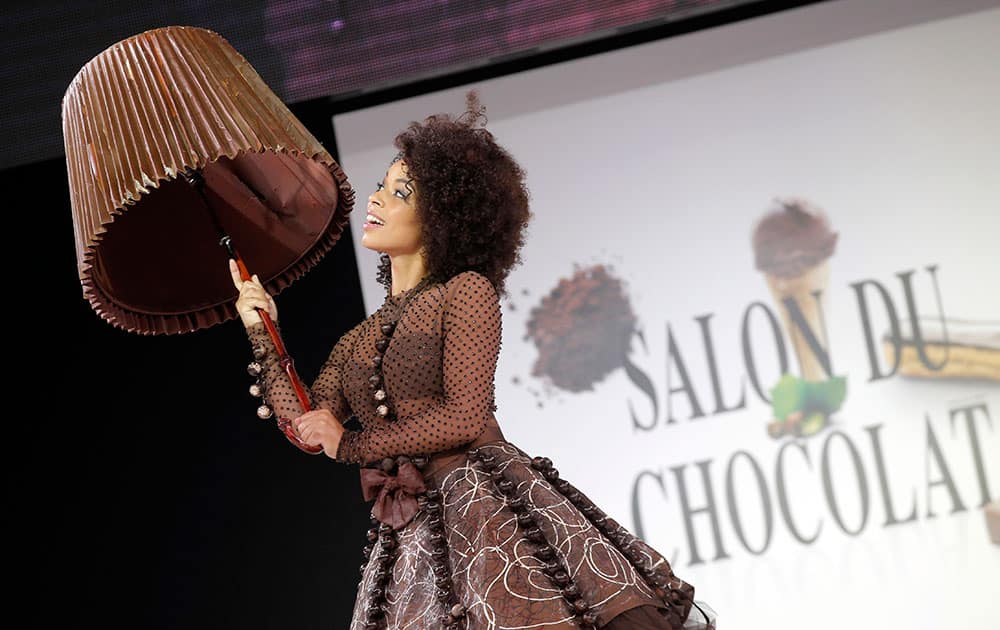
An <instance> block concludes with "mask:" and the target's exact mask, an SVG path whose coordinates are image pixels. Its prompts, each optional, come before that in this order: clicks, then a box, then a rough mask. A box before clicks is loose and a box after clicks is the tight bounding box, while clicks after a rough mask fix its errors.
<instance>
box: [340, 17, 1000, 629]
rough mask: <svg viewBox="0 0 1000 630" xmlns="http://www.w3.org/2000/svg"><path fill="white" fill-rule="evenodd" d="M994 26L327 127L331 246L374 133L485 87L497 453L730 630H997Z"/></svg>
mask: <svg viewBox="0 0 1000 630" xmlns="http://www.w3.org/2000/svg"><path fill="white" fill-rule="evenodd" d="M996 5H997V3H995V2H963V1H956V2H931V1H910V2H901V1H881V2H870V1H864V0H862V1H857V0H840V1H837V2H826V3H820V4H815V5H810V6H806V7H801V8H798V9H794V10H789V11H784V12H780V13H776V14H772V15H769V16H765V17H761V18H757V19H753V20H747V21H743V22H739V23H736V24H732V25H728V26H724V27H719V28H715V29H710V30H704V31H699V32H695V33H691V34H687V35H684V36H679V37H674V38H669V39H665V40H661V41H656V42H652V43H647V44H642V45H638V46H634V47H629V48H625V49H621V50H617V51H614V52H609V53H605V54H601V55H596V56H591V57H587V58H583V59H579V60H576V61H572V62H566V63H562V64H559V65H552V66H546V67H544V68H540V69H535V70H532V71H527V72H523V73H520V74H516V75H512V76H506V77H502V78H496V79H491V80H489V81H484V82H482V83H477V84H472V85H468V86H462V87H459V88H455V89H449V90H447V91H442V92H439V93H433V94H427V95H422V96H419V97H415V98H411V99H407V100H404V101H397V102H393V103H389V104H385V105H380V106H378V107H372V108H369V109H365V110H359V111H352V112H349V113H345V114H342V115H339V116H337V117H336V118H335V120H334V124H335V128H336V136H337V139H338V150H339V154H340V158H341V162H342V164H343V166H344V168H345V170H346V171H347V173H348V174H349V177H350V178H351V181H352V183H353V185H354V186H355V188H356V189H357V191H358V211H356V212H355V214H354V216H353V217H352V225H351V229H352V230H353V236H354V238H355V243H356V244H358V243H359V242H360V238H361V234H362V232H361V224H362V223H363V220H364V206H365V199H366V197H367V195H368V194H369V193H370V191H371V190H372V188H373V186H374V183H375V182H376V181H380V180H381V179H382V177H383V175H384V173H385V170H386V168H387V166H388V164H389V162H390V160H391V159H392V157H393V156H394V155H395V152H396V151H395V149H394V148H393V147H392V139H393V137H394V136H395V134H396V133H397V132H398V131H399V130H400V129H402V128H403V127H405V125H406V124H407V123H408V122H409V121H411V120H417V119H421V118H423V117H425V116H426V115H428V114H431V113H435V112H451V113H458V112H460V111H461V110H462V108H463V106H464V93H465V91H466V90H467V89H469V88H476V89H478V90H479V92H480V96H481V99H482V101H483V103H484V104H485V105H486V107H487V111H488V115H489V122H488V128H489V129H491V130H492V132H493V133H494V134H495V136H496V137H497V139H498V140H499V141H500V143H501V144H503V145H504V146H506V147H507V148H508V149H509V150H510V151H511V153H512V154H513V155H514V156H515V157H516V158H517V159H518V160H519V161H520V163H521V164H522V165H523V166H524V168H525V170H526V172H527V177H528V185H529V188H530V190H531V193H532V198H531V203H532V211H533V213H534V216H533V218H532V223H531V225H530V234H529V237H528V242H527V244H526V246H525V249H524V250H523V265H521V266H519V267H517V268H516V269H515V270H514V271H513V272H512V273H511V275H510V277H509V280H508V294H507V296H506V297H505V298H504V299H503V316H504V332H503V344H502V348H501V354H500V361H499V366H498V371H497V405H498V410H497V412H496V413H497V418H498V419H499V421H500V424H501V427H502V428H503V430H504V432H505V434H506V436H507V438H508V439H509V440H511V441H512V442H514V443H516V444H517V445H518V446H519V447H520V448H522V449H523V450H525V451H526V452H527V453H529V454H530V455H546V456H548V457H550V458H552V460H553V461H554V462H555V464H556V466H557V467H558V468H559V470H560V472H561V474H562V476H563V477H565V478H566V479H568V480H569V481H571V482H572V483H573V484H574V485H576V486H577V487H578V488H580V489H581V490H582V491H583V492H584V493H585V494H587V495H588V496H590V498H592V499H593V500H594V501H595V502H596V503H597V504H598V505H600V506H601V507H603V508H604V509H605V510H606V511H607V512H608V513H609V514H610V515H611V516H613V517H614V518H615V519H617V520H618V521H620V522H621V523H622V524H623V525H625V526H626V527H628V528H629V529H630V530H632V531H633V532H635V533H637V534H639V535H640V536H641V537H642V538H643V539H645V540H646V541H647V542H649V543H651V544H652V545H653V546H655V547H656V548H658V549H659V550H660V551H662V552H663V553H664V554H665V555H666V556H667V557H668V558H669V559H670V561H671V562H672V565H673V568H674V570H675V572H676V573H677V574H678V575H679V576H680V577H682V578H683V579H685V580H687V581H689V582H691V583H692V584H693V585H694V586H695V588H696V590H697V598H698V599H700V600H703V601H705V602H708V603H709V604H710V605H711V606H712V607H713V608H714V609H715V610H716V611H717V612H718V614H719V622H720V627H721V628H723V629H733V630H735V629H737V628H761V629H764V628H767V629H769V630H793V629H794V630H799V629H801V628H810V629H812V630H824V629H830V630H833V629H838V630H839V629H841V628H844V627H852V628H872V629H874V628H884V627H895V628H926V629H928V630H929V629H932V628H933V629H940V628H997V627H1000V598H998V597H997V592H998V591H997V589H998V587H997V585H1000V540H998V539H997V538H996V537H998V536H1000V531H998V529H997V528H998V527H1000V526H998V525H996V524H994V525H993V527H994V529H993V530H992V531H993V537H991V529H990V525H989V523H990V521H989V519H988V515H989V514H990V513H991V510H995V509H996V502H997V501H998V500H1000V456H998V455H1000V149H998V147H1000V115H998V114H1000V9H998V8H997V6H996ZM772 212H774V213H775V214H776V215H777V216H776V217H775V218H773V220H772V219H768V221H764V220H763V217H765V215H769V213H772ZM817 217H822V219H817ZM792 219H796V220H801V221H802V225H804V226H805V227H803V228H802V230H799V231H796V229H798V228H795V229H792V228H788V226H787V225H786V223H788V222H789V221H791V220H792ZM824 221H825V223H824ZM793 223H794V221H793ZM795 225H799V224H795ZM793 227H794V226H793ZM786 228H788V229H786ZM755 235H757V237H758V239H757V240H756V241H755ZM811 254H815V255H811ZM803 256H805V258H804V259H803ZM810 256H811V257H810ZM794 260H800V261H801V260H807V263H802V264H799V265H798V267H795V265H793V266H792V268H788V266H787V265H786V266H785V267H781V264H783V263H787V262H788V261H794ZM377 262H378V256H377V254H376V253H374V252H372V251H369V250H366V249H364V248H362V247H360V246H358V264H359V269H360V272H361V276H362V277H361V283H362V287H363V291H364V298H365V303H366V308H367V309H368V310H369V312H371V311H373V310H375V309H376V308H377V307H378V306H379V305H380V304H381V301H382V299H383V297H384V294H385V293H384V289H383V288H382V287H381V286H380V285H379V284H378V283H377V282H376V280H375V268H376V265H377ZM758 263H759V264H758ZM566 322H570V323H571V324H572V325H570V326H566V325H564V324H565V323H566ZM546 327H548V329H547V330H546ZM539 331H544V332H545V333H546V334H544V335H543V334H541V333H540V332H539Z"/></svg>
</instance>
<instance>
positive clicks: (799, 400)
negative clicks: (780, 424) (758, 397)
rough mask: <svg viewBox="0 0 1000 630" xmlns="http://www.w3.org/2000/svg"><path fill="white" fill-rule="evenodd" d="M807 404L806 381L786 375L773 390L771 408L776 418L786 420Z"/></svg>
mask: <svg viewBox="0 0 1000 630" xmlns="http://www.w3.org/2000/svg"><path fill="white" fill-rule="evenodd" d="M805 402H806V387H805V381H803V380H802V379H800V378H798V377H796V376H792V375H791V374H785V375H784V376H782V377H781V380H780V381H778V384H777V385H775V386H774V387H773V388H771V406H772V407H773V409H774V417H775V418H777V419H778V420H784V419H785V418H787V417H788V414H790V413H792V412H794V411H798V410H800V409H802V406H803V405H804V404H805Z"/></svg>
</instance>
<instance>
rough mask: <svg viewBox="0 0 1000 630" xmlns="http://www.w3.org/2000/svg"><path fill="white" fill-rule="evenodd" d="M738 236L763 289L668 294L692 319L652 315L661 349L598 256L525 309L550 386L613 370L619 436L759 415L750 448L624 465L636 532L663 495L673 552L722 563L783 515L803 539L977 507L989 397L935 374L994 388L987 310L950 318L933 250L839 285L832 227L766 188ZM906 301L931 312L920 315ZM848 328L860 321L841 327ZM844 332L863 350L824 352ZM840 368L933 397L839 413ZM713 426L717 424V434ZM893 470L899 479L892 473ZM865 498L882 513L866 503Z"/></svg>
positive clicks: (996, 346) (573, 390) (673, 451)
mask: <svg viewBox="0 0 1000 630" xmlns="http://www.w3.org/2000/svg"><path fill="white" fill-rule="evenodd" d="M750 237H751V238H750V241H751V244H752V248H753V257H754V266H755V267H756V269H757V270H758V271H759V272H760V273H761V274H762V279H763V282H762V283H761V284H762V285H764V286H766V287H767V289H768V291H769V292H770V297H769V298H768V297H765V295H766V294H764V295H762V296H761V298H760V299H757V300H753V301H751V302H750V303H748V304H746V305H744V306H743V307H742V308H728V307H726V308H724V309H722V310H720V311H718V312H706V311H704V310H701V309H700V308H699V305H698V304H696V303H692V301H691V300H690V299H676V300H671V303H672V304H673V305H676V306H677V307H678V308H682V309H691V310H690V311H689V312H690V313H691V315H689V316H688V317H684V316H683V313H678V312H676V311H673V309H672V310H671V313H670V316H669V317H665V318H664V321H662V322H655V325H657V326H660V325H662V326H663V327H664V332H665V335H664V336H663V345H662V346H660V347H656V346H655V345H653V344H650V343H647V336H646V335H645V334H644V332H643V331H644V330H645V328H644V326H643V324H644V323H645V322H642V323H640V322H639V321H638V320H637V317H636V315H635V312H634V310H633V308H632V306H631V303H630V300H629V296H628V292H627V291H626V285H625V283H624V282H623V281H622V280H620V279H618V278H616V277H615V276H614V274H613V273H612V270H611V269H610V267H607V266H604V265H592V266H588V267H577V268H576V270H575V272H574V273H573V274H572V275H571V276H570V277H566V278H562V279H560V280H559V281H558V282H557V284H556V286H555V287H554V288H552V290H551V291H549V292H548V293H547V294H546V295H545V296H544V297H542V298H541V300H540V301H539V302H537V303H536V305H535V306H534V308H532V309H531V311H530V316H529V317H528V318H527V321H526V329H525V334H524V338H525V340H530V341H531V342H532V343H533V345H534V347H535V349H536V351H537V357H536V359H535V361H534V365H533V367H532V372H531V373H532V375H533V376H534V377H536V378H538V379H539V380H540V381H542V382H543V384H544V385H545V386H546V387H551V388H553V389H555V390H558V392H566V393H569V394H578V393H581V392H586V391H594V390H597V389H599V387H600V386H601V384H602V383H604V382H605V381H606V380H607V378H608V376H609V375H611V374H613V373H614V372H615V371H616V370H618V368H622V369H623V371H624V374H625V376H626V377H627V379H628V387H629V390H630V391H628V392H627V393H626V394H625V395H623V396H622V403H623V407H624V409H627V412H628V417H629V418H630V420H631V430H632V432H633V433H637V434H641V435H652V434H654V433H655V432H657V431H664V430H670V429H669V427H676V426H679V425H681V424H684V423H692V422H698V421H699V420H700V419H702V418H707V417H714V418H715V419H720V418H722V417H724V416H726V415H728V414H733V413H734V412H739V411H741V410H750V411H751V413H749V414H746V415H749V416H750V417H752V418H757V419H758V420H757V421H758V422H761V421H763V422H761V424H762V425H766V431H765V430H763V429H764V426H762V427H761V431H760V434H759V435H760V438H761V443H753V442H751V443H747V444H742V445H740V447H739V448H737V449H735V450H733V451H731V452H728V453H724V452H719V451H713V452H711V453H708V454H705V453H704V452H701V453H700V454H699V455H698V456H697V458H696V459H694V460H692V461H683V457H684V456H685V455H684V451H683V449H677V448H674V447H671V448H667V449H664V450H663V452H662V457H663V459H658V460H652V461H648V462H644V463H637V466H638V467H637V468H636V470H635V473H634V475H633V479H632V483H631V490H630V492H629V496H630V505H631V512H632V518H633V530H634V531H635V533H636V534H637V535H638V536H639V537H640V538H643V539H645V536H646V533H645V532H646V531H647V530H646V529H645V525H647V524H649V525H653V524H654V523H655V525H654V526H655V527H660V526H662V523H660V522H658V521H653V520H652V519H651V518H650V517H649V514H650V513H652V512H650V511H649V507H650V504H652V505H653V506H655V507H654V510H655V511H656V512H659V513H662V510H663V508H666V509H667V510H668V511H669V512H672V513H673V514H674V515H675V516H676V518H677V519H678V520H679V522H681V523H683V534H682V539H681V540H682V542H679V543H678V547H677V548H676V549H675V550H674V552H673V553H674V556H675V557H674V558H673V559H672V562H674V561H679V560H680V558H681V557H683V558H685V559H686V562H687V563H688V565H696V564H700V563H704V562H716V561H721V560H725V559H727V558H729V557H731V556H730V550H731V549H733V548H734V546H738V547H740V548H742V549H743V550H745V551H746V553H748V554H751V555H755V556H756V555H761V554H763V553H766V552H767V551H768V549H769V548H770V546H771V543H772V541H773V540H774V539H775V537H776V535H777V534H776V532H777V531H778V530H779V529H780V528H784V529H785V530H786V532H787V534H788V535H789V536H790V537H791V538H792V539H794V540H796V541H798V542H799V543H800V544H802V545H812V544H814V543H816V541H817V540H819V539H820V538H821V536H828V535H830V534H829V533H828V532H831V531H837V530H839V532H841V533H842V534H843V535H846V536H858V535H860V534H861V533H862V532H864V531H865V530H866V529H867V528H869V527H871V526H872V525H873V524H875V523H878V525H876V526H880V527H883V528H885V527H895V526H902V525H905V524H908V523H914V522H917V521H919V520H921V519H931V518H934V517H936V516H937V515H939V514H943V513H948V514H960V513H962V512H964V511H966V510H968V509H970V506H971V505H975V503H973V502H974V501H976V500H977V499H978V505H979V507H983V506H986V505H987V504H989V503H990V502H991V501H994V500H995V499H994V498H993V491H992V490H991V488H990V487H989V476H988V474H987V461H988V460H989V458H988V457H987V455H986V454H985V450H984V444H985V441H984V439H985V437H986V435H987V433H991V432H993V430H994V429H993V427H994V424H995V423H994V421H993V419H994V418H995V411H994V410H991V408H990V405H991V403H990V401H989V399H988V397H987V396H985V395H973V396H967V395H966V396H962V397H961V398H949V397H948V388H947V385H946V384H947V382H948V381H949V380H964V381H968V382H976V383H982V384H983V385H984V386H985V388H984V391H985V392H989V391H996V390H995V389H990V388H994V387H995V386H996V384H997V383H998V382H1000V322H995V321H994V322H988V321H978V322H977V321H971V320H962V319H957V318H954V317H947V316H946V314H945V313H946V311H945V308H944V306H945V304H944V303H943V300H942V291H941V287H940V286H939V285H940V282H939V267H938V265H937V264H933V263H932V264H925V265H923V266H922V267H917V266H913V267H910V268H906V269H903V270H900V271H897V272H895V273H891V274H888V275H886V276H875V275H871V276H867V277H862V278H854V279H852V281H850V282H848V283H846V285H845V286H841V287H839V289H841V291H840V292H838V291H837V289H838V287H830V286H829V282H830V268H831V263H832V262H833V261H834V260H835V253H836V252H837V247H838V243H839V241H840V236H839V234H838V232H836V231H834V230H833V229H832V228H831V226H830V221H829V220H828V218H827V216H826V214H825V212H824V211H823V210H821V209H820V208H819V207H817V206H816V205H814V204H812V203H810V202H808V201H806V200H804V199H801V198H784V199H779V200H776V201H775V202H774V204H773V205H772V206H771V207H770V208H769V209H767V210H765V211H764V212H763V213H762V215H761V216H760V218H759V219H758V220H757V221H756V222H755V223H754V224H753V226H752V228H751V230H750ZM914 255H922V251H921V250H914ZM761 289H762V293H763V286H762V287H761ZM719 290H722V291H724V290H726V287H719ZM523 294H524V295H527V292H526V291H524V292H523ZM671 297H676V296H671ZM682 297H684V298H690V297H691V296H682ZM833 300H837V302H835V303H836V305H837V306H838V308H837V317H838V318H850V319H853V320H854V321H853V322H847V321H840V320H838V322H837V323H838V324H839V325H837V326H834V327H832V331H833V333H834V334H833V335H832V336H833V337H837V338H831V337H832V336H831V327H830V326H829V324H830V323H831V322H829V321H828V320H827V316H828V314H829V313H830V310H829V307H830V304H831V303H834V302H833ZM845 303H846V304H845ZM918 304H925V305H932V304H933V305H936V307H937V311H936V313H933V314H931V313H927V312H921V311H919V310H918V307H917V305H918ZM510 307H511V308H513V305H510ZM664 315H667V314H666V313H664ZM850 324H857V325H856V326H852V325H850ZM880 326H882V327H884V328H880ZM850 331H857V332H858V333H859V334H857V335H856V336H853V337H852V336H850V335H848V336H846V337H845V336H844V335H845V333H850ZM633 340H635V341H636V342H637V343H635V344H632V341H633ZM850 344H856V345H857V346H858V347H859V349H863V356H864V357H865V358H866V359H867V361H866V362H858V363H854V364H851V365H850V366H847V365H846V364H845V365H840V364H838V363H837V361H838V358H839V357H840V356H843V353H844V351H845V349H847V347H848V346H849V345H850ZM838 353H840V354H838ZM698 355H700V356H698ZM694 359H697V360H694ZM848 367H849V369H847V368H848ZM838 368H841V369H840V370H838ZM848 377H849V378H850V387H851V391H852V392H853V395H854V396H855V397H860V394H861V393H864V391H865V388H866V387H868V386H870V385H872V384H877V383H878V382H880V381H885V380H887V379H890V378H894V377H903V378H906V379H912V380H914V381H917V380H919V381H920V382H921V386H923V385H924V384H925V383H927V382H930V381H936V382H938V383H941V384H943V385H944V387H942V388H941V389H940V390H938V393H940V394H942V396H941V400H942V402H941V405H942V406H943V408H942V406H938V407H933V406H929V407H927V408H926V409H925V410H923V412H922V413H916V414H915V413H913V411H912V410H908V411H907V412H906V413H907V414H908V417H906V418H902V417H900V418H892V417H889V418H882V417H881V416H880V417H878V418H877V419H872V418H871V416H869V415H868V414H866V410H864V409H859V413H858V414H857V415H856V416H854V417H853V419H851V418H844V417H843V416H845V415H846V414H845V413H844V411H843V405H844V403H845V401H846V399H847V394H848ZM515 382H516V383H519V382H520V380H519V379H515ZM529 391H531V388H530V386H529ZM894 391H895V390H894ZM532 393H535V394H536V396H537V395H538V393H536V392H532ZM894 395H895V394H894ZM538 404H539V406H541V405H542V403H541V402H538ZM859 407H861V405H859ZM765 408H766V409H768V411H763V409H765ZM624 409H623V410H624ZM758 409H760V411H758ZM896 420H899V422H896ZM721 426H724V425H723V424H721V423H719V422H714V423H713V430H719V427H721ZM898 431H903V432H905V433H907V434H909V435H910V436H912V435H913V433H914V432H921V433H922V434H923V440H921V441H920V442H919V444H921V445H920V446H918V448H921V449H922V451H923V452H922V453H920V454H919V457H914V454H912V453H911V454H910V455H909V456H907V455H906V453H905V449H911V448H913V445H914V444H915V442H913V440H912V439H907V440H899V439H898V438H897V435H898ZM767 435H770V436H771V437H773V438H780V439H781V441H780V443H778V444H775V443H772V442H771V440H769V439H768V438H767ZM709 439H711V438H710V437H709ZM948 442H952V443H953V444H948ZM699 446H706V444H705V443H704V442H703V443H701V444H700V445H699ZM945 446H947V447H948V448H945ZM956 452H961V453H963V457H964V458H965V460H966V461H967V462H971V465H972V468H973V471H974V475H973V476H972V477H965V478H964V479H963V478H960V477H959V476H957V475H956V474H955V473H954V472H953V470H954V468H955V466H954V464H955V463H954V462H953V461H949V458H950V457H954V455H949V453H956ZM678 458H680V459H678ZM913 461H918V462H923V465H922V467H918V468H914V467H913V466H912V465H911V463H912V462H913ZM872 463H874V464H872ZM889 471H894V473H895V474H896V475H897V480H896V481H893V482H892V483H890V477H889ZM900 471H905V472H903V475H902V477H900ZM804 484H805V486H812V490H811V491H810V490H808V489H806V487H804ZM803 492H810V493H811V495H812V496H811V500H812V501H814V503H809V504H808V505H810V506H811V507H803V505H802V504H800V503H799V502H796V501H794V500H792V499H793V498H794V497H795V495H796V493H803ZM797 496H798V497H802V496H803V495H802V494H798V495H797ZM692 497H701V498H700V499H693V498H692ZM740 501H744V502H748V503H749V504H752V505H754V506H755V510H754V511H753V512H752V511H751V510H750V509H748V508H747V507H746V505H741V503H740ZM879 506H881V509H882V512H883V513H882V518H881V519H877V517H875V516H874V514H875V512H876V510H878V509H879ZM817 507H818V508H819V510H820V511H819V512H817V511H816V509H817ZM657 508H658V509H657ZM803 510H807V511H806V513H805V514H803ZM809 510H811V511H809ZM647 519H649V520H648V521H647ZM829 524H832V525H834V526H835V528H833V527H830V526H829ZM727 527H728V529H727ZM727 532H728V533H727ZM750 532H755V533H753V534H751V533H750Z"/></svg>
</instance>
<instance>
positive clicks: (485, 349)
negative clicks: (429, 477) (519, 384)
mask: <svg viewBox="0 0 1000 630" xmlns="http://www.w3.org/2000/svg"><path fill="white" fill-rule="evenodd" d="M500 334H501V314H500V300H499V297H498V295H497V293H496V290H495V289H494V288H493V285H492V283H490V281H489V280H488V279H487V278H486V277H485V276H483V275H481V274H479V273H475V272H471V271H466V272H463V273H461V274H458V275H457V276H455V277H454V278H452V279H451V280H449V281H448V282H447V283H446V285H445V304H444V311H443V315H442V336H443V350H442V355H441V356H442V359H441V362H442V365H441V370H442V386H443V394H442V395H441V396H440V397H439V398H437V399H436V400H434V402H433V403H431V404H430V406H429V407H427V408H425V409H423V410H422V411H420V412H419V413H415V414H413V415H410V416H407V417H400V418H399V419H398V420H396V421H394V422H386V423H383V424H378V425H373V426H371V427H370V428H366V429H365V430H363V431H359V432H355V433H345V434H344V437H343V438H342V439H341V442H340V447H339V449H338V451H337V459H338V460H340V461H345V462H355V463H366V462H371V461H376V460H379V459H382V458H384V457H388V456H396V455H400V454H407V455H416V454H433V453H437V452H440V451H444V450H448V449H450V448H454V447H457V446H461V445H463V444H467V443H469V442H471V441H472V440H474V439H475V438H476V437H477V436H478V435H479V434H480V433H482V431H483V430H484V428H485V426H486V421H487V420H488V418H489V417H490V416H491V414H492V412H493V409H494V405H493V402H494V388H495V383H494V378H495V375H496V366H497V358H498V356H499V353H500Z"/></svg>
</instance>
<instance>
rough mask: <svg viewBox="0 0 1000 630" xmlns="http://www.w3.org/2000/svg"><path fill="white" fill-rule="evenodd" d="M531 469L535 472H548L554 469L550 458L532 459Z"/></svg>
mask: <svg viewBox="0 0 1000 630" xmlns="http://www.w3.org/2000/svg"><path fill="white" fill-rule="evenodd" d="M531 467H532V468H534V469H535V470H547V469H549V468H551V467H552V460H551V459H549V458H548V457H532V458H531Z"/></svg>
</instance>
